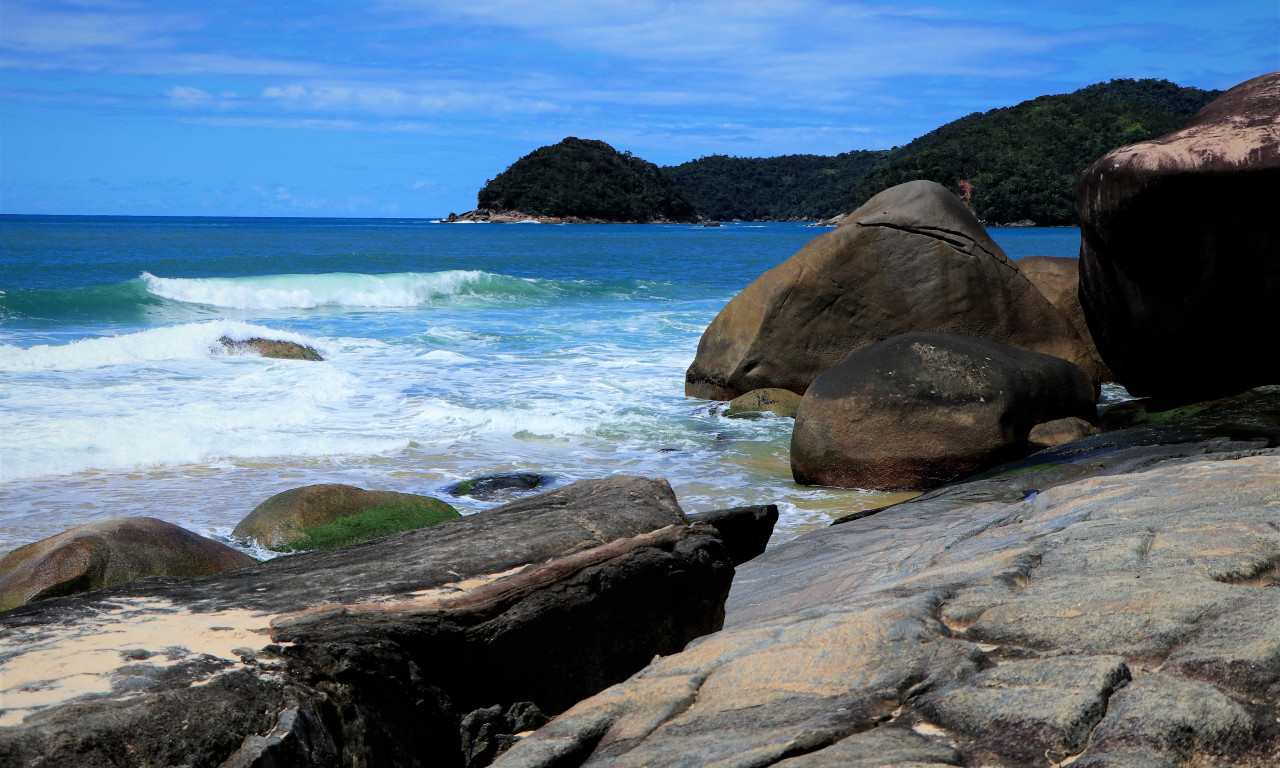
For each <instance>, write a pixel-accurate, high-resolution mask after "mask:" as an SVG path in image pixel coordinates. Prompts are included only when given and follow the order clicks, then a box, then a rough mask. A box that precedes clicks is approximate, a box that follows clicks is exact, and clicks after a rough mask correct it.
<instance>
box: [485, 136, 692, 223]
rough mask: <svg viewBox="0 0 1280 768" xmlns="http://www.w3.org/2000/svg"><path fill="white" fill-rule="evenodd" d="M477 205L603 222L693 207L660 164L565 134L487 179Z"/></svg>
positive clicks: (684, 212) (687, 211)
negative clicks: (665, 174) (556, 140)
mask: <svg viewBox="0 0 1280 768" xmlns="http://www.w3.org/2000/svg"><path fill="white" fill-rule="evenodd" d="M477 197H478V202H479V207H481V208H488V209H493V210H501V211H521V212H523V213H527V214H532V215H536V216H561V217H579V218H592V219H604V220H607V221H655V220H669V221H686V220H691V219H692V218H694V209H693V206H692V205H691V204H690V203H689V201H688V200H686V199H685V198H684V197H683V196H682V195H681V194H680V192H679V190H678V189H676V188H675V187H674V186H673V185H672V184H671V182H670V181H669V180H668V179H667V178H666V176H664V175H663V173H662V171H661V170H659V169H658V166H656V165H654V164H653V163H650V162H646V161H644V160H642V159H640V158H638V157H632V156H631V153H630V152H618V151H617V150H616V149H614V148H613V147H611V146H609V145H608V144H606V143H604V142H603V141H594V140H590V139H579V138H576V137H572V136H571V137H569V138H566V139H565V140H563V141H561V142H560V143H558V144H552V145H550V146H546V147H541V148H539V149H535V150H534V151H533V152H530V153H529V154H527V155H525V156H524V157H522V158H520V159H519V160H517V161H515V162H514V163H512V164H511V166H510V167H509V168H507V170H505V171H503V172H502V173H500V174H498V175H497V176H496V177H494V178H493V179H491V180H490V181H488V182H486V183H485V185H484V188H483V189H481V190H480V193H479V195H478V196H477Z"/></svg>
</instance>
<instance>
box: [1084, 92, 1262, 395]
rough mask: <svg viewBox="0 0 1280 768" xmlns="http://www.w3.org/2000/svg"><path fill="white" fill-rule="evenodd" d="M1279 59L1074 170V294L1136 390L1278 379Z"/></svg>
mask: <svg viewBox="0 0 1280 768" xmlns="http://www.w3.org/2000/svg"><path fill="white" fill-rule="evenodd" d="M1277 115H1280V73H1271V74H1269V75H1263V76H1261V77H1257V78H1254V79H1253V80H1250V81H1248V82H1246V83H1243V84H1241V85H1238V86H1236V87H1235V88H1232V89H1231V90H1229V91H1227V92H1226V93H1225V94H1223V95H1222V96H1220V97H1219V98H1218V99H1216V100H1215V101H1213V102H1212V103H1210V104H1209V105H1208V106H1206V107H1205V108H1204V109H1202V110H1200V111H1199V112H1197V113H1196V114H1195V116H1194V117H1192V118H1191V120H1190V121H1189V122H1188V123H1187V125H1186V126H1185V127H1184V128H1183V129H1182V130H1180V131H1177V132H1176V133H1171V134H1169V135H1167V136H1163V137H1161V138H1159V139H1155V140H1154V141H1148V142H1143V143H1141V144H1134V145H1132V146H1129V147H1123V148H1121V149H1117V150H1115V151H1113V152H1111V153H1109V154H1107V155H1105V156H1103V157H1102V158H1100V159H1099V160H1098V161H1097V162H1095V163H1094V164H1093V165H1091V166H1089V168H1088V169H1086V170H1085V172H1084V173H1083V174H1081V176H1080V179H1079V180H1078V181H1077V182H1076V196H1077V198H1078V199H1079V203H1080V233H1081V237H1082V242H1081V246H1080V301H1081V304H1082V305H1083V307H1084V313H1085V317H1086V318H1087V319H1088V322H1089V328H1090V329H1091V330H1092V332H1093V338H1094V341H1095V342H1096V343H1097V345H1098V351H1099V352H1100V353H1101V354H1102V358H1103V359H1104V360H1105V361H1106V362H1107V364H1108V365H1109V366H1110V367H1111V370H1113V371H1115V374H1116V377H1117V379H1118V380H1119V381H1120V383H1122V384H1124V386H1125V387H1126V388H1127V389H1128V390H1129V391H1130V392H1132V393H1134V394H1136V395H1145V396H1150V397H1155V398H1159V399H1161V400H1164V401H1166V402H1191V401H1195V400H1204V399H1208V398H1211V397H1216V396H1220V395H1225V394H1230V393H1233V392H1239V391H1241V390H1244V389H1247V388H1249V387H1252V386H1256V385H1260V384H1268V383H1280V356H1278V355H1276V354H1273V352H1272V349H1273V348H1274V346H1275V345H1276V343H1277V340H1278V339H1280V313H1278V312H1277V311H1276V306H1277V304H1280V216H1277V215H1276V208H1277V197H1276V190H1277V189H1280V120H1278V119H1277Z"/></svg>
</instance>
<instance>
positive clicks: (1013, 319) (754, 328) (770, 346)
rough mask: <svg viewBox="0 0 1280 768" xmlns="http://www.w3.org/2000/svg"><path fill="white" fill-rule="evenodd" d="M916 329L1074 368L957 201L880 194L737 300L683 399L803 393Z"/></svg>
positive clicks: (1072, 357)
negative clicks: (768, 391) (1051, 358)
mask: <svg viewBox="0 0 1280 768" xmlns="http://www.w3.org/2000/svg"><path fill="white" fill-rule="evenodd" d="M914 331H936V332H950V333H965V334H969V335H972V336H978V337H982V338H987V339H990V340H992V341H999V342H1001V343H1006V344H1011V345H1013V346H1016V347H1021V348H1023V349H1029V350H1032V351H1038V352H1044V353H1047V354H1053V355H1055V356H1057V357H1061V358H1063V359H1065V360H1069V361H1072V362H1075V363H1077V364H1079V365H1081V366H1082V367H1083V368H1085V369H1086V372H1088V373H1090V377H1091V378H1094V379H1095V380H1096V379H1097V376H1096V375H1095V374H1096V372H1094V371H1092V370H1090V369H1092V368H1093V367H1094V366H1095V363H1094V362H1093V358H1092V356H1091V355H1090V353H1089V351H1088V349H1087V348H1086V347H1085V345H1084V343H1083V342H1082V341H1081V340H1080V337H1079V335H1078V334H1077V333H1076V331H1075V329H1074V328H1073V327H1072V326H1071V323H1070V321H1069V320H1068V319H1067V318H1066V317H1065V316H1064V315H1063V313H1062V312H1061V311H1060V310H1058V309H1057V308H1056V307H1054V306H1053V305H1052V304H1051V303H1050V302H1049V300H1048V299H1046V298H1045V297H1044V296H1043V295H1041V293H1040V292H1039V291H1038V290H1037V289H1036V288H1035V286H1033V285H1032V284H1031V282H1030V281H1028V280H1027V279H1026V277H1025V276H1023V275H1022V274H1021V273H1019V272H1018V270H1017V269H1016V268H1014V266H1013V264H1012V262H1011V261H1010V260H1009V259H1008V257H1007V256H1005V254H1004V252H1003V251H1001V250H1000V247H999V246H998V245H996V243H995V242H994V241H993V240H992V239H991V238H990V236H989V235H988V234H987V233H986V231H984V230H983V229H982V227H981V226H980V225H979V224H978V222H977V221H976V220H975V219H974V218H973V214H972V213H970V212H969V209H968V208H966V207H965V205H964V203H963V202H962V201H960V200H959V199H958V198H957V197H956V196H955V195H953V194H951V193H950V192H948V191H947V190H946V189H944V188H943V187H942V186H940V185H938V184H935V183H933V182H927V181H915V182H910V183H907V184H902V185H899V186H897V187H893V188H892V189H888V190H885V191H884V192H881V193H880V194H879V195H876V196H875V197H873V198H872V199H871V200H869V201H867V203H866V204H865V205H863V206H862V207H861V208H859V209H858V210H856V211H854V212H853V213H852V214H850V216H849V220H848V222H846V224H845V225H844V226H842V227H840V228H838V229H836V230H834V231H832V232H828V233H826V234H823V235H819V236H818V237H816V238H814V239H813V240H812V241H811V242H810V243H809V244H808V245H806V246H805V247H804V248H802V249H801V250H800V251H799V252H798V253H796V254H795V255H794V256H792V257H791V258H789V259H787V260H786V261H785V262H783V263H782V264H780V265H779V266H777V267H774V268H773V269H771V270H769V271H767V272H765V273H764V274H763V275H761V276H760V277H759V278H757V279H756V280H755V281H754V282H752V283H751V285H749V286H747V288H746V289H744V290H743V291H742V293H740V294H738V295H737V296H735V297H734V298H733V299H732V300H731V301H730V302H729V304H728V305H726V306H725V308H724V309H723V310H721V311H720V313H719V314H718V315H717V316H716V318H715V319H714V320H713V321H712V322H711V324H710V326H708V328H707V330H706V331H705V332H704V333H703V335H702V338H701V340H700V341H699V343H698V352H697V356H696V357H695V358H694V360H693V362H692V364H690V366H689V369H688V371H687V372H686V374H685V394H686V395H688V396H690V397H701V398H707V399H713V400H730V399H733V398H735V397H737V396H739V395H741V394H743V393H745V392H749V391H751V390H753V389H762V388H767V387H778V388H782V389H789V390H791V391H793V392H795V393H797V394H803V393H804V391H805V389H806V388H807V387H808V386H809V383H810V382H812V381H813V379H814V378H815V377H817V376H818V374H820V373H822V372H823V371H825V370H827V369H828V368H831V367H832V366H834V365H836V364H837V363H839V362H840V361H841V360H843V359H844V358H845V357H847V356H848V355H849V354H851V353H852V352H855V351H857V350H858V349H861V348H863V347H865V346H868V345H870V344H874V343H876V342H880V341H884V340H886V339H890V338H893V337H894V336H898V335H900V334H903V333H910V332H914Z"/></svg>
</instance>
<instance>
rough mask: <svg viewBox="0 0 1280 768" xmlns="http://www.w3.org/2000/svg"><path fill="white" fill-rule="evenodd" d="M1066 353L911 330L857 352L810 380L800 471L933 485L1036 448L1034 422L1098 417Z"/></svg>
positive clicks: (798, 434)
mask: <svg viewBox="0 0 1280 768" xmlns="http://www.w3.org/2000/svg"><path fill="white" fill-rule="evenodd" d="M1093 392H1094V390H1093V384H1092V383H1091V382H1090V381H1089V378H1088V377H1087V376H1086V375H1085V374H1084V371H1082V370H1080V368H1079V367H1078V366H1076V365H1073V364H1071V363H1069V362H1067V361H1066V360H1063V359H1061V358H1058V357H1053V356H1051V355H1043V354H1040V353H1037V352H1028V351H1026V350H1023V349H1018V348H1016V347H1010V346H1008V345H1006V344H999V343H996V342H994V341H988V340H986V339H975V338H973V337H970V336H961V335H959V334H951V333H909V334H904V335H902V336H898V337H897V338H894V339H890V340H889V341H883V342H880V343H879V344H873V345H871V346H869V347H866V348H864V349H861V350H859V351H857V352H854V353H853V354H852V355H849V357H847V358H846V359H845V360H844V361H843V362H841V363H840V364H839V365H837V366H835V367H834V368H831V369H830V370H828V371H826V372H824V373H823V374H822V375H821V376H819V377H818V378H817V379H815V380H814V382H813V384H812V385H810V387H809V391H808V392H806V393H805V396H804V400H803V401H802V402H801V403H800V410H799V412H798V413H797V414H796V426H795V430H794V431H793V432H792V436H791V471H792V474H793V475H794V476H795V479H796V482H798V483H804V484H806V485H833V486H839V487H843V488H867V489H879V490H916V489H925V488H933V487H936V486H938V485H941V484H943V483H946V482H949V481H951V480H954V479H956V478H958V477H962V476H964V475H967V474H970V473H972V472H974V471H976V470H978V469H981V468H983V467H987V466H991V465H993V464H996V463H999V462H1000V461H1007V460H1009V459H1011V458H1014V457H1016V456H1017V455H1018V454H1020V453H1026V452H1028V451H1029V450H1030V447H1029V445H1028V443H1027V435H1028V433H1029V432H1030V431H1031V428H1032V427H1034V426H1035V425H1036V424H1039V423H1041V422H1045V421H1051V420H1053V419H1058V418H1064V417H1068V416H1075V417H1078V418H1082V419H1086V420H1090V421H1092V420H1093V419H1094V418H1095V417H1096V412H1097V409H1096V406H1095V405H1094V399H1093Z"/></svg>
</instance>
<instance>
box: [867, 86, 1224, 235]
mask: <svg viewBox="0 0 1280 768" xmlns="http://www.w3.org/2000/svg"><path fill="white" fill-rule="evenodd" d="M1217 95H1218V92H1217V91H1202V90H1199V89H1197V88H1180V87H1179V86H1176V85H1174V84H1173V83H1170V82H1167V81H1163V80H1137V81H1135V80H1113V81H1111V82H1110V83H1100V84H1098V85H1092V86H1089V87H1088V88H1084V89H1081V90H1079V91H1076V92H1075V93H1072V94H1066V95H1062V96H1041V97H1040V98H1038V99H1032V100H1031V101H1024V102H1023V103H1021V104H1018V105H1017V106H1013V107H1006V108H1003V109H994V110H991V111H990V112H986V113H983V114H980V115H970V116H968V117H965V118H962V119H960V120H957V121H955V122H953V123H948V124H947V125H944V126H942V127H941V128H938V129H937V130H935V131H933V132H931V133H929V134H926V135H925V136H922V137H920V138H919V139H916V140H915V141H913V142H911V143H910V144H908V145H906V146H905V147H900V148H898V149H895V150H891V151H890V152H889V153H888V155H887V156H886V157H885V160H884V162H883V163H882V164H881V165H880V166H879V167H878V168H877V169H876V170H874V171H873V172H871V173H870V174H868V175H867V176H866V177H865V178H864V179H862V181H861V182H860V183H859V184H858V185H857V186H856V187H855V188H854V190H853V194H852V195H851V197H850V199H849V200H848V207H849V208H854V207H857V206H859V205H861V204H862V203H864V202H866V200H867V199H868V198H870V197H871V196H872V195H874V194H876V193H877V192H880V191H881V190H883V189H886V188H888V187H891V186H894V185H895V184H901V183H903V182H906V181H911V180H912V179H930V180H932V181H936V182H938V183H939V184H942V185H943V186H945V187H947V188H948V189H950V190H951V191H952V192H954V193H956V194H957V195H959V196H960V197H962V198H964V199H965V200H967V201H968V203H969V206H970V208H972V209H973V212H974V213H975V214H976V215H977V217H978V218H979V219H982V220H983V221H986V222H992V223H1009V222H1017V221H1031V222H1034V223H1035V224H1038V225H1042V226H1044V225H1055V224H1074V223H1076V220H1077V217H1078V214H1079V211H1078V209H1077V207H1076V202H1075V195H1074V192H1073V187H1074V185H1075V180H1076V177H1078V176H1079V175H1080V172H1081V171H1083V170H1084V169H1085V168H1087V167H1088V166H1089V164H1090V163H1092V162H1093V161H1094V160H1096V159H1097V158H1099V157H1101V156H1102V155H1104V154H1106V153H1107V152H1109V151H1110V150H1112V149H1115V148H1116V147H1122V146H1124V145H1126V144H1133V143H1135V142H1139V141H1145V140H1147V139H1152V138H1155V137H1157V136H1161V135H1164V134H1166V133H1170V132H1172V131H1176V130H1178V128H1180V127H1181V126H1182V124H1183V123H1185V122H1186V120H1187V118H1188V117H1189V116H1190V115H1191V114H1192V113H1194V112H1195V111H1196V110H1198V109H1199V108H1200V107H1202V106H1204V105H1205V104H1207V103H1209V102H1210V101H1212V100H1213V98H1214V97H1216V96H1217Z"/></svg>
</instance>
